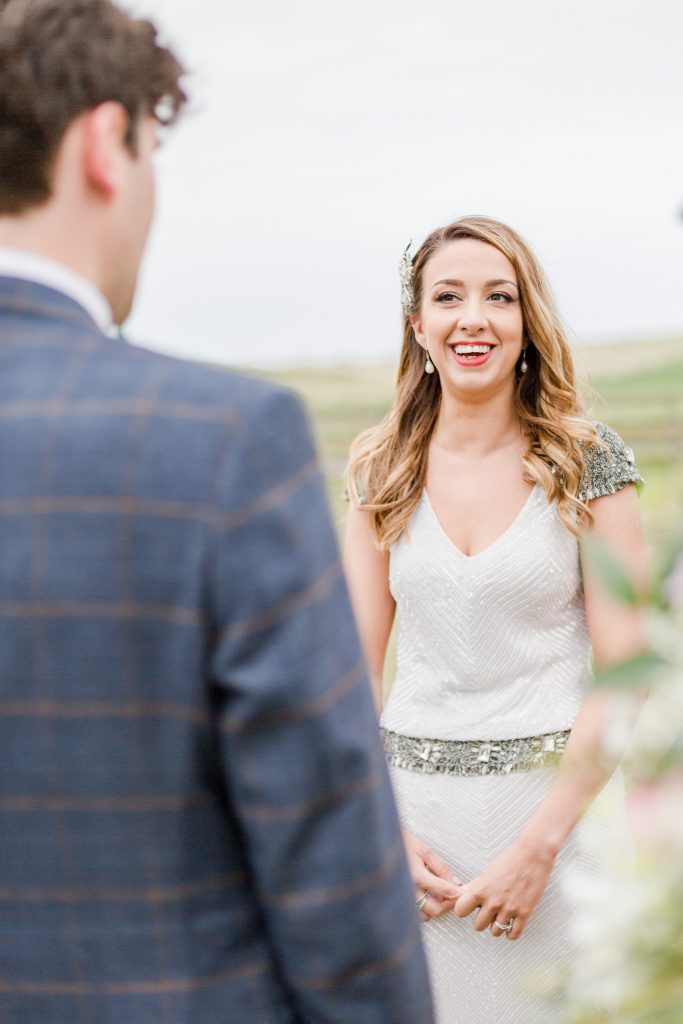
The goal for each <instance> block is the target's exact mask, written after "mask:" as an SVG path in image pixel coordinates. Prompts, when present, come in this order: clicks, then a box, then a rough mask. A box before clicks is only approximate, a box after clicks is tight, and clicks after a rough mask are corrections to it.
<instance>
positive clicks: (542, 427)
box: [346, 217, 600, 549]
mask: <svg viewBox="0 0 683 1024" xmlns="http://www.w3.org/2000/svg"><path fill="white" fill-rule="evenodd" d="M463 238H474V239H477V240H478V241H480V242H486V244H487V245H492V246H493V247H494V248H495V249H498V251H499V252H501V253H502V254H503V255H504V256H506V257H507V258H508V259H509V261H510V263H511V264H512V266H513V267H514V269H515V272H516V274H517V281H518V283H519V290H520V296H521V307H522V317H523V323H524V336H525V340H526V342H527V348H526V362H527V366H528V369H527V371H526V372H525V373H520V372H519V370H518V371H517V376H516V383H515V397H514V401H515V407H516V410H517V413H518V415H519V418H520V421H521V424H522V430H523V433H524V436H525V438H526V440H527V445H528V446H527V450H526V453H525V454H524V456H523V462H524V465H525V467H526V471H527V476H528V478H529V480H530V481H531V482H533V483H539V484H540V485H541V486H542V487H543V488H544V490H545V493H546V495H547V498H548V501H549V502H550V501H556V502H557V511H558V514H559V516H560V518H561V520H562V522H563V523H564V525H565V526H566V528H567V529H568V530H570V531H571V533H573V534H574V535H576V536H579V534H580V533H581V532H582V531H583V529H584V528H585V526H586V525H587V524H588V523H590V520H591V514H590V511H589V508H588V506H587V505H586V504H585V503H584V502H583V501H581V500H580V498H579V490H580V486H581V481H582V478H583V473H584V457H583V452H584V451H585V449H586V448H587V447H588V446H589V445H591V444H594V443H598V444H600V442H599V440H598V438H597V433H596V430H595V428H594V427H593V425H592V424H591V423H589V422H588V421H587V420H586V419H585V417H584V410H583V407H582V404H581V401H580V399H579V396H578V394H577V390H576V384H575V373H574V364H573V360H572V356H571V352H570V349H569V344H568V342H567V338H566V336H565V332H564V329H563V327H562V323H561V321H560V317H559V314H558V312H557V308H556V306H555V301H554V299H553V296H552V293H551V291H550V286H549V285H548V282H547V280H546V277H545V274H544V272H543V269H542V267H541V265H540V263H539V261H538V259H537V257H536V256H535V254H534V253H533V252H532V250H531V249H530V248H529V246H528V245H527V243H526V242H525V241H524V240H523V239H522V238H520V236H519V235H518V234H517V233H516V232H515V231H513V230H512V228H509V227H508V226H507V225H506V224H502V223H501V222H500V221H497V220H493V219H491V218H489V217H463V218H461V219H460V220H457V221H455V222H454V223H452V224H449V225H447V226H446V227H443V228H438V229H437V230H436V231H433V232H432V233H431V234H430V235H429V236H428V237H427V238H426V239H425V241H424V242H423V243H422V245H421V246H420V248H419V249H418V251H417V252H416V253H415V256H414V258H413V265H412V277H411V291H412V300H413V301H412V306H411V307H410V308H409V309H407V310H404V317H403V347H402V350H401V359H400V363H399V370H398V379H397V385H396V397H395V399H394V404H393V406H392V408H391V410H390V411H389V413H388V414H387V416H386V417H385V418H384V420H382V422H381V423H380V424H378V426H375V427H372V428H370V429H369V430H365V431H364V432H363V433H362V434H359V436H358V437H357V438H356V440H355V441H354V442H353V444H352V446H351V451H350V456H349V463H348V466H347V471H346V484H347V492H348V494H349V496H350V500H351V501H353V502H356V503H360V504H362V505H363V507H364V508H365V509H367V510H368V511H369V512H372V514H373V523H374V529H375V533H376V537H377V542H378V546H379V547H380V548H382V549H386V548H389V547H390V546H391V544H393V543H394V541H395V540H397V539H398V537H400V536H401V534H402V533H403V531H404V529H405V527H406V524H407V522H408V519H409V517H410V515H411V513H412V512H413V510H414V508H415V506H416V505H417V503H418V501H419V500H420V496H421V494H422V490H423V488H424V483H425V476H426V471H427V452H428V448H429V441H430V438H431V436H432V432H433V430H434V425H435V423H436V420H437V416H438V413H439V407H440V405H441V383H440V381H439V375H438V373H432V374H426V373H425V352H424V349H423V348H422V347H421V346H420V345H419V343H418V341H417V339H416V338H415V333H414V331H413V327H412V324H411V322H410V317H411V316H416V315H417V314H418V313H419V310H420V307H421V304H422V283H423V276H424V270H425V267H426V265H427V263H428V261H429V260H430V258H431V257H432V256H433V255H434V253H435V252H436V251H437V250H438V249H440V248H441V247H442V246H443V245H447V244H448V243H449V242H454V241H456V240H458V239H463Z"/></svg>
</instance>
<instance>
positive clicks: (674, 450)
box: [269, 339, 683, 549]
mask: <svg viewBox="0 0 683 1024" xmlns="http://www.w3.org/2000/svg"><path fill="white" fill-rule="evenodd" d="M577 362H578V363H579V365H580V367H581V372H582V378H583V379H585V385H584V394H585V395H586V404H587V407H588V409H589V412H590V414H591V416H592V417H593V418H595V419H599V420H602V421H604V422H606V423H609V424H610V426H612V427H614V428H615V429H616V430H618V431H619V433H620V434H621V435H622V436H623V437H624V439H625V440H626V442H627V443H628V444H629V445H631V446H632V447H633V449H634V450H635V453H636V459H637V462H638V466H639V468H640V471H641V473H642V474H643V476H644V477H645V480H646V483H647V486H646V487H645V489H644V491H643V494H642V510H643V518H644V521H645V528H646V533H647V536H648V541H649V543H650V545H651V546H652V547H653V549H661V548H662V547H663V546H664V545H665V544H666V543H667V542H668V541H669V540H670V539H671V538H673V537H674V536H676V535H678V534H679V533H680V532H681V530H682V529H683V339H681V340H680V341H677V340H672V341H668V342H665V343H657V342H647V341H644V342H637V343H636V342H632V343H629V344H617V345H609V346H607V345H602V346H590V347H588V346H586V347H585V348H581V349H579V350H578V351H577ZM269 376H271V377H273V378H274V379H277V380H279V381H281V382H282V383H284V384H288V385H289V386H291V387H293V388H295V389H296V390H297V391H298V392H299V393H300V394H301V395H302V397H303V399H304V401H305V402H306V404H307V406H308V408H309V411H310V413H311V416H312V419H313V424H314V429H315V432H316V435H317V440H318V444H319V446H320V451H321V453H322V457H323V461H324V466H325V470H326V473H327V477H328V481H329V487H330V497H331V500H332V504H333V508H334V510H335V515H336V516H337V519H338V521H339V522H340V524H341V521H342V520H343V515H344V503H343V501H342V497H341V492H342V484H341V475H342V472H343V468H344V463H345V460H346V454H347V451H348V447H349V443H350V442H351V440H352V438H353V437H355V435H356V434H357V433H358V432H359V431H361V430H363V429H364V428H365V427H369V426H372V424H374V423H376V422H377V421H378V420H379V419H380V418H381V417H382V416H383V415H384V413H385V412H386V410H387V409H388V407H389V405H390V403H391V399H392V394H393V388H394V380H395V368H394V367H393V366H387V365H381V366H362V367H360V366H341V367H334V368H325V369H322V368H321V369H318V368H316V369H312V368H301V369H292V370H287V371H281V372H278V373H273V374H269Z"/></svg>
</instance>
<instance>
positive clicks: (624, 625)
mask: <svg viewBox="0 0 683 1024" xmlns="http://www.w3.org/2000/svg"><path fill="white" fill-rule="evenodd" d="M591 511H592V513H593V528H592V531H591V532H592V535H593V537H594V538H595V539H596V540H597V541H598V542H599V543H600V544H601V545H603V546H604V547H605V548H607V549H608V550H610V551H611V553H612V554H613V556H614V557H615V558H616V559H617V560H618V562H619V563H620V564H621V566H622V568H623V569H624V570H625V572H626V573H627V574H628V576H629V577H630V579H631V580H632V582H633V584H634V587H635V588H636V590H637V591H638V592H639V593H645V592H646V591H647V587H648V576H649V573H648V561H647V553H646V550H645V542H644V539H643V531H642V527H641V523H640V515H639V511H638V505H637V498H636V490H635V487H632V486H631V487H626V488H624V489H623V490H621V491H618V492H617V493H616V494H610V495H608V496H606V497H603V498H598V499H597V501H594V502H593V503H592V505H591ZM584 597H585V605H586V622H587V625H588V633H589V636H590V640H591V646H592V648H593V657H594V661H595V665H596V667H597V668H598V669H602V668H606V667H607V666H609V665H613V664H616V663H618V662H620V661H623V660H624V659H626V658H629V657H631V656H633V655H635V654H637V653H639V652H640V651H642V650H643V648H644V647H645V642H646V641H645V635H644V626H643V618H642V613H641V612H640V610H639V609H638V608H633V607H631V606H629V605H626V604H623V603H621V602H619V601H617V599H616V598H614V597H613V596H611V595H610V594H608V593H607V592H606V590H605V587H604V584H602V583H601V582H600V581H599V580H597V579H596V578H595V575H594V573H593V572H592V571H591V568H590V564H589V563H588V564H584ZM617 699H618V698H617ZM614 702H615V696H614V695H613V694H612V693H610V692H609V691H600V690H596V691H594V692H593V693H592V694H591V695H590V696H589V698H588V700H587V701H586V702H585V704H584V706H583V708H582V709H581V712H580V714H579V716H578V718H577V720H576V722H575V724H574V726H573V728H572V732H571V736H570V738H569V740H568V742H567V747H566V750H565V753H564V756H563V758H562V762H561V765H560V770H559V771H558V774H557V778H556V780H555V783H554V785H553V787H552V788H551V790H550V791H549V793H548V795H547V797H546V799H545V800H544V801H543V803H542V804H541V806H540V807H539V810H538V812H537V814H536V815H535V816H534V818H533V819H532V821H531V822H530V824H529V833H530V836H531V837H532V838H533V839H534V840H535V841H537V842H539V843H542V844H543V845H544V846H546V847H547V848H548V849H549V850H551V851H554V852H557V851H558V850H559V849H560V847H561V846H562V843H563V842H564V840H565V839H566V838H567V836H568V835H569V833H570V832H571V830H572V828H573V827H574V825H575V824H576V822H577V821H578V819H579V818H580V817H581V814H582V813H583V811H584V810H585V808H586V806H587V804H588V803H589V802H590V801H591V799H592V798H593V797H594V796H595V795H596V793H597V792H598V791H599V790H600V789H601V788H602V786H603V785H604V783H605V782H606V781H607V779H608V778H609V777H610V775H611V774H612V772H613V771H614V768H615V767H616V765H617V763H618V760H619V758H615V757H614V756H613V755H612V759H611V760H610V756H609V755H608V753H607V751H606V750H605V744H604V737H605V730H606V727H607V725H608V723H609V717H610V713H611V712H612V710H613V708H614ZM636 710H637V707H635V706H634V712H635V711H636ZM634 718H635V714H634ZM621 754H623V750H622V751H621V752H620V755H619V757H620V756H621ZM525 831H526V830H525Z"/></svg>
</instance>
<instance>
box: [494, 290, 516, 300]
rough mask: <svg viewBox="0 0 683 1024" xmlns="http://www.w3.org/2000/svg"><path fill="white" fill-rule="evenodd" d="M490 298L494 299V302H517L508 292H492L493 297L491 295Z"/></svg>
mask: <svg viewBox="0 0 683 1024" xmlns="http://www.w3.org/2000/svg"><path fill="white" fill-rule="evenodd" d="M489 298H490V299H493V300H494V302H514V301H515V300H514V299H513V298H512V296H511V295H508V293H507V292H492V293H491V295H489Z"/></svg>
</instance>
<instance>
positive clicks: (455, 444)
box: [432, 395, 523, 456]
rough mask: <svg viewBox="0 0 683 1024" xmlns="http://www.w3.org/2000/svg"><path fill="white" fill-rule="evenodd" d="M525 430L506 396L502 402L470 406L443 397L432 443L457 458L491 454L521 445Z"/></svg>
mask: <svg viewBox="0 0 683 1024" xmlns="http://www.w3.org/2000/svg"><path fill="white" fill-rule="evenodd" d="M522 436H523V435H522V428H521V423H520V420H519V416H518V415H517V413H516V411H515V409H514V408H513V407H512V404H511V402H510V400H509V398H508V396H507V395H505V396H503V395H501V396H500V400H499V401H496V400H493V401H490V402H485V403H479V404H477V403H470V402H464V401H461V400H458V399H457V398H454V397H453V396H452V395H444V396H443V400H442V402H441V408H440V410H439V416H438V419H437V421H436V425H435V427H434V433H433V435H432V443H433V444H436V445H437V446H438V447H439V448H443V449H445V450H446V451H448V452H451V453H452V454H454V455H473V456H484V455H489V454H491V453H492V452H494V451H498V450H499V449H501V448H506V447H508V446H511V445H519V443H520V441H521V439H522Z"/></svg>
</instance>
